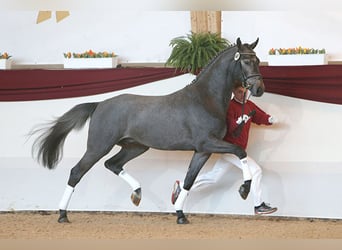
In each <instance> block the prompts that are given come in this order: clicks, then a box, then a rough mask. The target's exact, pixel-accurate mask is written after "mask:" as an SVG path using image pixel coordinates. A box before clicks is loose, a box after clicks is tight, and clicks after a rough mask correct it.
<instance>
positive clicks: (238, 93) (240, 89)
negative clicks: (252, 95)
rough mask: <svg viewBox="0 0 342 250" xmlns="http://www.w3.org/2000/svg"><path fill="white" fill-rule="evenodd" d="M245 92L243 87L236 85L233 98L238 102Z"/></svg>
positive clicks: (241, 99) (241, 100)
mask: <svg viewBox="0 0 342 250" xmlns="http://www.w3.org/2000/svg"><path fill="white" fill-rule="evenodd" d="M244 92H245V89H244V88H243V87H238V88H236V89H234V91H233V94H234V98H235V99H236V100H237V101H239V102H241V103H242V102H243V93H244Z"/></svg>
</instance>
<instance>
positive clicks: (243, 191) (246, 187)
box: [239, 180, 252, 200]
mask: <svg viewBox="0 0 342 250" xmlns="http://www.w3.org/2000/svg"><path fill="white" fill-rule="evenodd" d="M251 183H252V180H248V181H245V183H243V184H242V185H241V186H240V188H239V193H240V196H241V198H242V199H244V200H246V199H247V196H248V194H249V191H250V190H251Z"/></svg>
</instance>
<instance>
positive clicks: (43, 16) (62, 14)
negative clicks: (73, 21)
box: [36, 10, 70, 24]
mask: <svg viewBox="0 0 342 250" xmlns="http://www.w3.org/2000/svg"><path fill="white" fill-rule="evenodd" d="M51 13H52V11H51V10H40V11H39V12H38V16H37V22H36V23H37V24H38V23H41V22H44V21H46V20H48V19H50V18H51ZM69 15H70V12H69V11H65V10H58V11H56V22H57V23H58V22H60V21H62V20H63V19H65V18H67V17H68V16H69Z"/></svg>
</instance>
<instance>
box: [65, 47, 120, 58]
mask: <svg viewBox="0 0 342 250" xmlns="http://www.w3.org/2000/svg"><path fill="white" fill-rule="evenodd" d="M116 56H117V55H116V54H115V53H114V52H107V51H104V52H94V51H92V50H91V49H90V50H87V51H85V52H83V53H71V52H67V53H64V58H108V57H116Z"/></svg>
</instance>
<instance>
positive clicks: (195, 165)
mask: <svg viewBox="0 0 342 250" xmlns="http://www.w3.org/2000/svg"><path fill="white" fill-rule="evenodd" d="M210 155H211V153H207V152H202V153H198V152H195V153H194V155H193V157H192V159H191V162H190V166H189V169H188V172H187V173H186V176H185V179H184V185H183V188H182V190H181V192H180V193H179V195H178V198H177V200H176V202H175V209H176V213H177V224H188V223H189V220H188V219H187V218H186V217H185V215H184V213H183V207H184V203H185V199H186V197H187V196H188V192H189V190H190V188H191V187H192V185H193V184H194V181H195V179H196V177H197V175H198V173H199V171H200V170H201V169H202V167H203V165H204V164H205V163H206V161H207V160H208V159H209V157H210Z"/></svg>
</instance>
